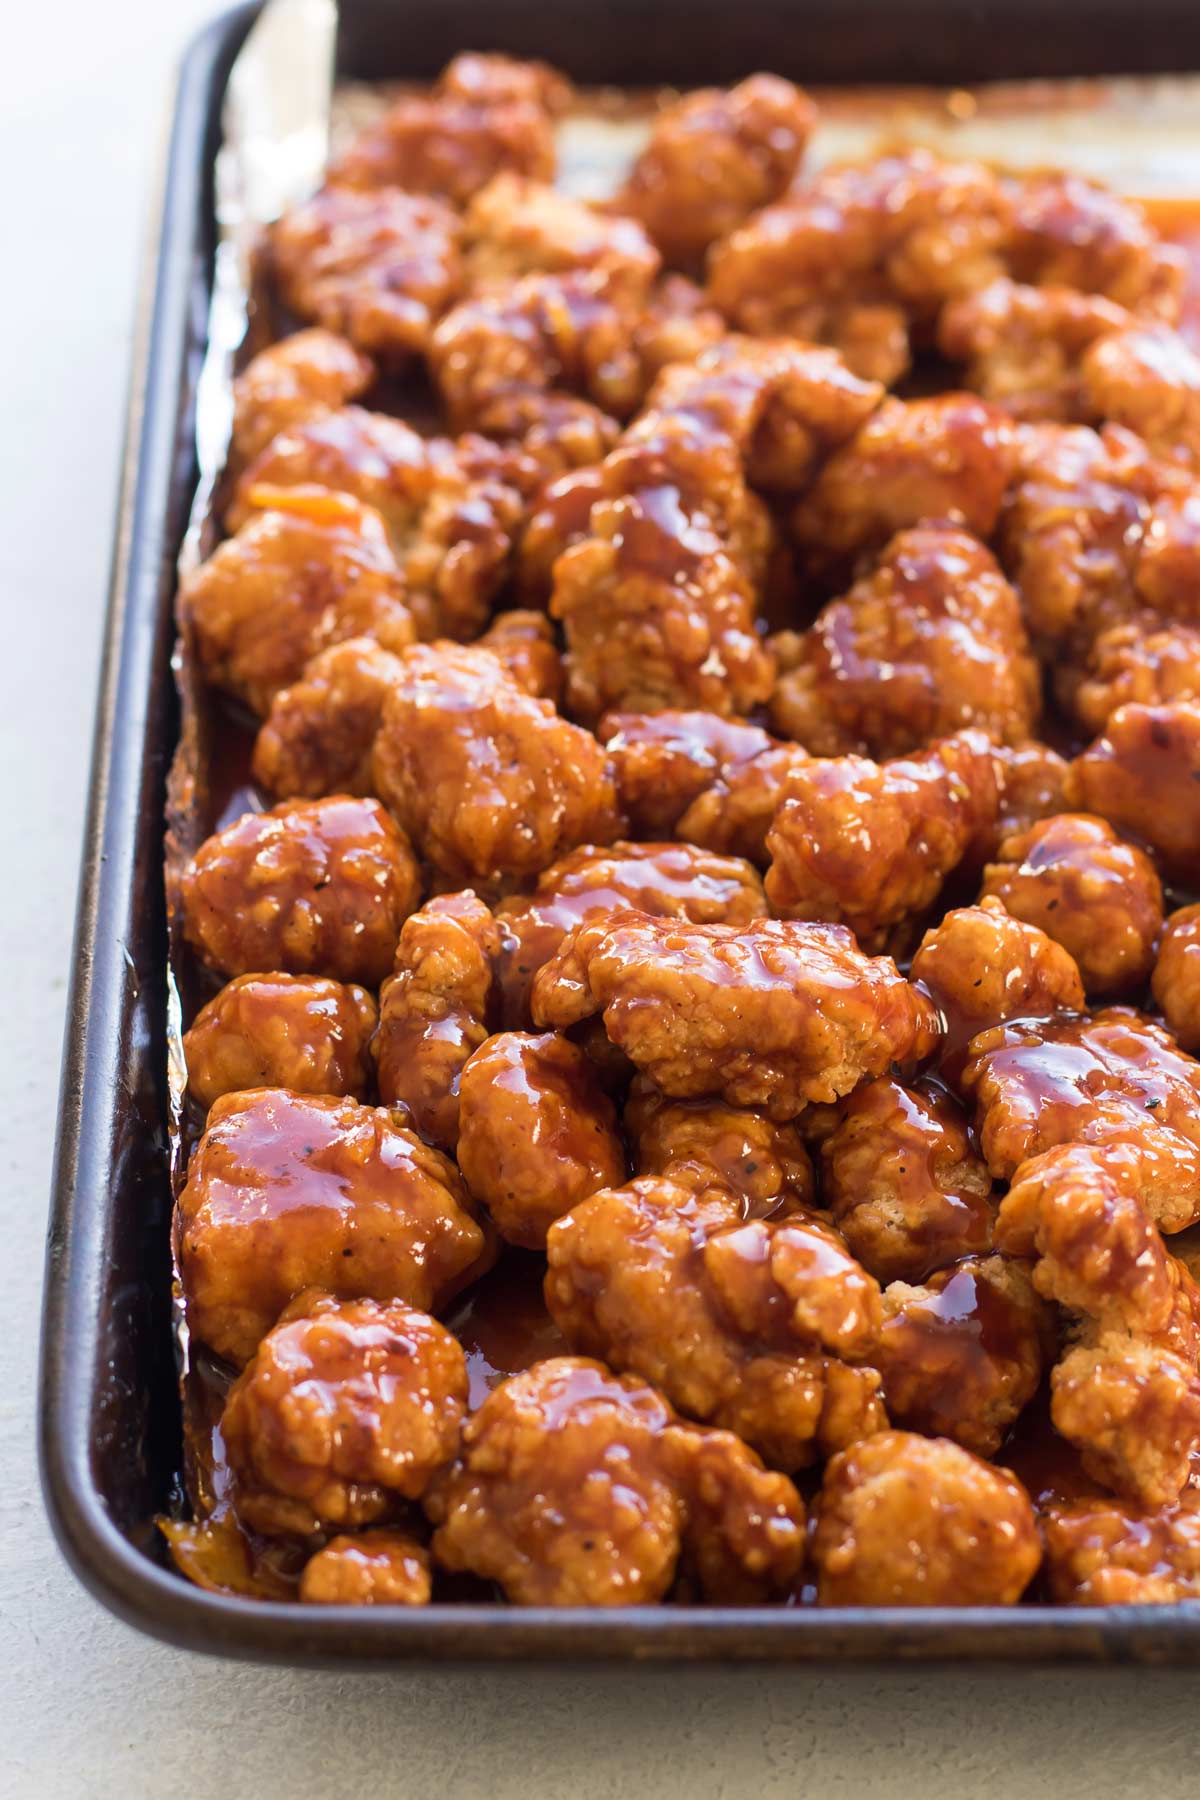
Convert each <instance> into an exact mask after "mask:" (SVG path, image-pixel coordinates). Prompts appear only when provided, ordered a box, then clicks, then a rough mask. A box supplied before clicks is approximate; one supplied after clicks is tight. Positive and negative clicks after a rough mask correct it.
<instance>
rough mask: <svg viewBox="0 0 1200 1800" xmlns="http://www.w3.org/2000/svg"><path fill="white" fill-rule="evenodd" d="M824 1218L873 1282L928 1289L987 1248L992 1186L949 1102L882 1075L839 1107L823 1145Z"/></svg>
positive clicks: (992, 1210) (936, 1091)
mask: <svg viewBox="0 0 1200 1800" xmlns="http://www.w3.org/2000/svg"><path fill="white" fill-rule="evenodd" d="M821 1193H822V1198H823V1200H824V1203H825V1205H826V1206H827V1207H828V1208H829V1213H830V1217H831V1218H832V1220H833V1223H834V1224H835V1225H836V1226H837V1228H838V1230H839V1231H840V1232H841V1234H842V1236H843V1237H844V1238H845V1240H846V1243H847V1244H848V1245H849V1247H850V1249H851V1250H852V1251H853V1253H854V1255H855V1256H856V1257H857V1258H858V1260H859V1261H860V1262H861V1263H862V1265H863V1267H864V1268H865V1269H867V1270H869V1271H870V1273H871V1274H872V1275H874V1276H875V1278H876V1280H877V1281H884V1282H886V1281H917V1282H919V1281H924V1280H925V1279H926V1278H927V1277H928V1276H929V1275H930V1273H931V1271H933V1270H936V1269H944V1268H946V1267H948V1266H949V1265H950V1264H951V1263H956V1262H958V1261H959V1259H960V1258H961V1257H964V1256H972V1255H977V1254H980V1253H984V1252H986V1251H987V1250H989V1249H990V1248H991V1243H992V1225H993V1221H994V1218H995V1210H996V1203H995V1200H994V1199H993V1197H992V1178H991V1175H990V1174H989V1173H988V1171H987V1169H986V1167H985V1166H984V1163H983V1160H982V1158H981V1157H980V1156H979V1154H978V1152H977V1151H976V1150H975V1149H974V1147H973V1145H972V1143H971V1137H970V1132H969V1129H968V1123H967V1120H966V1118H965V1116H964V1115H963V1114H962V1112H961V1111H960V1110H959V1108H958V1107H957V1105H956V1104H955V1102H954V1100H953V1099H952V1098H951V1096H950V1095H949V1094H947V1093H945V1092H944V1091H942V1090H940V1089H937V1088H933V1087H930V1086H928V1085H922V1084H920V1083H918V1084H916V1085H914V1086H913V1087H905V1086H903V1085H902V1083H900V1082H898V1081H896V1080H895V1079H894V1077H892V1076H890V1075H887V1076H882V1077H880V1079H879V1080H877V1081H869V1082H866V1083H864V1085H863V1086H862V1087H858V1088H855V1090H854V1092H853V1093H852V1094H850V1095H849V1096H848V1097H847V1098H846V1099H845V1100H843V1101H842V1102H841V1103H840V1105H839V1107H838V1111H837V1123H836V1125H835V1127H834V1129H833V1131H832V1132H831V1133H830V1134H829V1135H828V1136H827V1137H826V1138H825V1139H824V1140H823V1142H822V1144H821Z"/></svg>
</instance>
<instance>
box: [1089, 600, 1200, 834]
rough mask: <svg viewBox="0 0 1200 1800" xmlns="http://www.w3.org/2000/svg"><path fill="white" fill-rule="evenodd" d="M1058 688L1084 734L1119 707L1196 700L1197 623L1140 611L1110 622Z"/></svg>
mask: <svg viewBox="0 0 1200 1800" xmlns="http://www.w3.org/2000/svg"><path fill="white" fill-rule="evenodd" d="M1058 691H1059V696H1060V699H1061V701H1062V704H1063V706H1064V707H1065V708H1066V709H1067V710H1068V711H1069V712H1070V713H1071V714H1072V715H1073V716H1074V717H1075V718H1076V719H1077V720H1078V721H1079V723H1080V725H1081V726H1082V727H1083V729H1084V730H1085V731H1086V732H1087V733H1088V734H1089V736H1099V735H1101V734H1102V733H1103V731H1104V728H1105V726H1106V725H1107V724H1108V721H1109V720H1110V719H1111V718H1112V716H1113V714H1114V713H1115V712H1116V710H1117V708H1118V707H1119V706H1129V705H1136V706H1169V705H1170V704H1171V703H1172V701H1175V700H1200V625H1184V624H1178V623H1173V622H1171V623H1161V622H1160V621H1158V620H1156V619H1154V618H1152V617H1147V616H1146V615H1137V616H1135V617H1134V618H1131V619H1127V620H1126V621H1125V622H1124V623H1122V624H1120V625H1111V626H1109V628H1108V629H1107V630H1106V631H1102V632H1100V634H1099V635H1098V636H1097V637H1095V638H1094V639H1092V641H1091V642H1090V644H1089V645H1088V647H1087V651H1086V655H1085V657H1084V660H1083V663H1082V666H1080V665H1075V666H1073V667H1071V668H1069V669H1068V670H1066V671H1063V672H1062V674H1061V677H1060V681H1059V684H1058ZM1054 810H1056V811H1057V810H1060V809H1058V808H1055V809H1054Z"/></svg>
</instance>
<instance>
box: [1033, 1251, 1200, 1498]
mask: <svg viewBox="0 0 1200 1800" xmlns="http://www.w3.org/2000/svg"><path fill="white" fill-rule="evenodd" d="M1167 1263H1168V1268H1169V1272H1170V1276H1171V1280H1172V1283H1173V1286H1174V1298H1173V1305H1172V1309H1171V1314H1170V1317H1169V1318H1168V1321H1167V1323H1166V1325H1165V1326H1164V1327H1163V1329H1162V1330H1161V1331H1157V1332H1147V1331H1143V1330H1140V1329H1134V1330H1128V1329H1121V1328H1120V1327H1118V1326H1116V1325H1114V1324H1111V1323H1107V1322H1105V1321H1104V1320H1091V1319H1089V1320H1085V1321H1083V1322H1082V1324H1081V1325H1080V1327H1079V1328H1078V1331H1077V1333H1076V1338H1077V1341H1076V1342H1075V1344H1074V1345H1073V1347H1072V1348H1070V1349H1068V1350H1067V1352H1066V1354H1065V1355H1064V1356H1063V1358H1062V1360H1061V1361H1060V1362H1059V1363H1058V1365H1057V1367H1056V1368H1055V1369H1054V1372H1053V1374H1052V1375H1051V1378H1050V1389H1051V1403H1050V1416H1051V1418H1052V1419H1053V1421H1054V1424H1055V1427H1056V1428H1057V1430H1058V1431H1059V1432H1061V1434H1062V1435H1063V1437H1065V1438H1066V1439H1067V1441H1068V1442H1069V1443H1071V1444H1074V1445H1075V1446H1076V1448H1077V1449H1078V1450H1079V1452H1080V1458H1081V1461H1082V1463H1083V1467H1084V1469H1085V1470H1086V1471H1087V1473H1088V1474H1089V1475H1091V1476H1092V1478H1093V1479H1094V1480H1096V1481H1099V1482H1101V1483H1102V1484H1103V1485H1104V1486H1105V1487H1110V1488H1113V1489H1115V1490H1116V1492H1117V1493H1119V1494H1125V1495H1127V1496H1129V1497H1130V1498H1131V1499H1133V1500H1136V1501H1140V1502H1141V1503H1142V1504H1144V1505H1148V1506H1162V1505H1166V1504H1168V1503H1169V1502H1170V1501H1172V1500H1174V1499H1176V1498H1177V1496H1178V1495H1179V1493H1180V1492H1181V1490H1182V1489H1183V1486H1184V1484H1185V1483H1186V1481H1187V1480H1188V1477H1189V1474H1190V1472H1191V1468H1192V1464H1193V1458H1194V1456H1195V1455H1196V1452H1197V1450H1200V1375H1198V1374H1197V1363H1198V1361H1200V1289H1197V1287H1196V1285H1195V1283H1194V1282H1193V1280H1192V1278H1191V1276H1190V1275H1189V1274H1188V1272H1187V1270H1186V1268H1185V1267H1184V1266H1183V1264H1182V1263H1181V1262H1179V1261H1178V1260H1177V1259H1176V1258H1175V1257H1168V1259H1167Z"/></svg>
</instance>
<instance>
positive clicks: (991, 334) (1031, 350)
mask: <svg viewBox="0 0 1200 1800" xmlns="http://www.w3.org/2000/svg"><path fill="white" fill-rule="evenodd" d="M1132 323H1133V319H1132V315H1131V314H1130V313H1128V312H1126V310H1125V308H1124V307H1122V306H1117V305H1115V304H1114V302H1113V301H1111V300H1105V299H1103V298H1102V297H1101V296H1099V295H1096V294H1084V293H1080V292H1079V290H1078V289H1076V288H1069V287H1028V286H1026V285H1025V284H1023V283H1021V282H1016V281H1010V280H1008V278H1007V277H1001V278H1000V279H999V280H998V281H993V282H989V284H988V286H987V287H985V288H979V289H977V290H976V291H975V292H973V293H968V294H963V295H961V296H960V297H959V298H958V299H957V300H953V301H951V303H950V305H949V306H947V307H946V309H945V311H944V312H943V313H942V316H941V318H940V319H939V320H938V333H937V337H938V348H939V350H941V352H942V354H943V355H944V356H948V357H949V358H950V359H951V361H953V362H961V363H964V364H965V365H966V366H965V368H964V370H963V379H964V382H965V384H966V386H967V387H969V388H972V389H974V391H975V392H976V393H978V394H982V395H983V398H984V399H985V400H991V401H993V402H994V403H995V404H996V405H997V406H1002V407H1003V408H1004V410H1005V411H1006V412H1009V413H1011V414H1012V416H1013V417H1014V418H1015V419H1060V420H1063V421H1072V420H1079V421H1082V422H1085V423H1090V422H1091V420H1092V419H1093V418H1095V417H1104V416H1105V414H1104V412H1103V410H1101V411H1100V412H1099V413H1097V412H1096V410H1095V409H1094V407H1093V406H1092V405H1091V404H1090V402H1089V398H1088V395H1087V385H1086V383H1085V380H1084V374H1083V360H1084V356H1085V353H1086V352H1087V351H1088V349H1089V347H1090V346H1091V345H1092V344H1093V343H1095V342H1096V341H1097V340H1098V339H1101V338H1103V337H1105V336H1108V335H1111V334H1112V333H1113V332H1119V331H1121V330H1123V329H1124V328H1125V327H1126V326H1127V325H1130V324H1132Z"/></svg>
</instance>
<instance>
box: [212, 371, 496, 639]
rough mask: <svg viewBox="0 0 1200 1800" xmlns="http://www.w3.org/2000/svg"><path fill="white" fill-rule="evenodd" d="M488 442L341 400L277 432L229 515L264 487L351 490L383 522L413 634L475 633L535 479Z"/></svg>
mask: <svg viewBox="0 0 1200 1800" xmlns="http://www.w3.org/2000/svg"><path fill="white" fill-rule="evenodd" d="M483 442H484V440H482V439H480V438H476V437H474V436H471V435H470V434H468V435H466V436H464V437H461V438H455V439H451V438H432V439H428V438H422V437H421V436H420V435H419V434H418V433H417V432H415V431H413V430H412V429H411V428H410V427H409V426H407V425H405V424H404V423H403V422H402V421H401V420H399V419H393V418H391V417H389V416H388V415H387V414H386V413H374V412H367V411H365V410H364V409H363V408H362V407H360V406H345V407H342V408H341V409H340V410H339V411H338V412H335V413H328V414H326V415H324V416H323V417H321V418H316V419H310V420H308V421H307V422H306V423H305V424H302V425H297V426H296V427H295V428H294V429H293V430H290V431H286V432H283V433H282V434H281V435H280V436H279V437H277V438H274V439H272V441H271V443H270V444H269V445H268V446H267V448H266V449H265V450H264V451H263V452H262V453H261V455H259V456H258V457H256V458H255V460H254V462H252V463H251V465H250V467H249V468H248V469H247V470H246V471H245V473H244V475H243V476H242V478H241V480H240V482H239V483H238V486H237V489H236V490H235V494H234V500H233V504H232V505H231V507H230V509H229V512H228V515H227V518H228V522H229V523H230V524H231V525H233V526H240V524H241V523H242V522H243V521H244V520H245V519H246V518H248V517H249V516H251V513H252V503H253V502H254V500H255V496H256V494H258V493H259V492H260V490H261V491H263V492H268V493H271V494H273V495H275V496H276V497H277V498H278V495H279V492H280V490H294V489H301V490H307V489H310V488H313V487H316V488H332V489H336V490H337V491H338V492H339V493H346V494H352V495H353V496H354V497H355V498H356V499H358V500H361V501H363V502H364V504H365V505H367V506H370V507H373V508H375V509H376V510H377V511H378V513H379V515H380V517H381V518H382V520H383V522H384V524H385V526H386V527H387V533H388V538H389V540H390V543H391V548H392V554H393V556H394V557H395V559H396V562H397V564H398V566H399V568H400V571H401V574H402V577H403V581H404V596H405V599H406V601H407V603H408V605H409V607H410V609H411V611H412V614H413V618H414V620H415V622H416V625H417V635H418V636H419V637H422V638H431V637H436V636H437V635H438V634H439V633H440V632H444V633H445V634H446V635H449V636H454V637H458V638H466V637H473V636H475V635H476V634H477V633H478V632H479V631H480V630H481V629H482V628H483V626H484V625H485V624H486V623H487V620H488V617H489V615H490V613H491V609H492V604H493V602H494V600H495V598H496V596H497V594H498V593H499V591H500V589H501V587H502V586H503V584H504V582H505V580H506V579H507V576H508V572H509V564H510V560H511V553H512V547H513V542H514V538H515V535H516V533H517V531H518V529H519V527H520V523H521V520H522V518H523V516H524V512H525V501H524V498H523V495H522V491H521V484H522V483H523V482H526V481H528V480H529V479H530V476H529V474H528V471H526V470H524V469H523V468H521V467H520V466H519V465H518V464H516V463H514V462H513V461H512V460H511V459H509V458H506V457H505V454H504V452H503V451H502V450H500V448H499V447H498V446H495V445H490V444H489V445H488V446H487V449H486V452H485V451H483V450H481V446H482V445H483ZM300 503H301V498H300V496H299V495H297V496H296V498H295V500H294V501H293V504H300Z"/></svg>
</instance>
